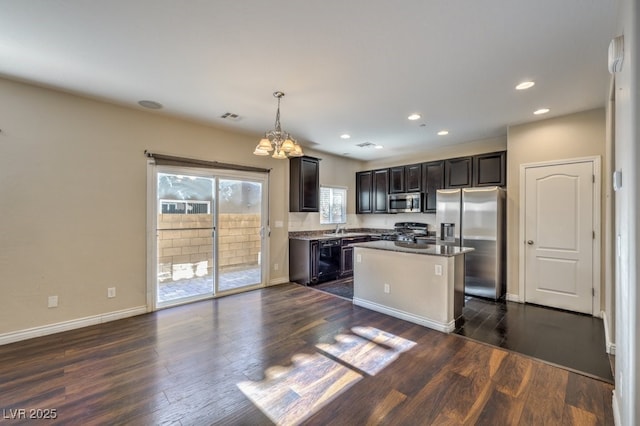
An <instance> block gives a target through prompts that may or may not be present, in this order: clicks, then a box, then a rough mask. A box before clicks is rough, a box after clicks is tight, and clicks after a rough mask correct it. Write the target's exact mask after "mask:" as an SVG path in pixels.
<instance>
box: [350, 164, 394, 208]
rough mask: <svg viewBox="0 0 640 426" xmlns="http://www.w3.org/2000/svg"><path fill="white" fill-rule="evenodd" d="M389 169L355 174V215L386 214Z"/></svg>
mask: <svg viewBox="0 0 640 426" xmlns="http://www.w3.org/2000/svg"><path fill="white" fill-rule="evenodd" d="M388 193H389V169H380V170H367V171H365V172H358V173H356V213H361V214H366V213H386V212H387V195H388Z"/></svg>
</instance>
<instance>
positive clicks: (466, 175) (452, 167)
mask: <svg viewBox="0 0 640 426" xmlns="http://www.w3.org/2000/svg"><path fill="white" fill-rule="evenodd" d="M472 170H473V158H472V157H460V158H450V159H448V160H444V187H445V188H468V187H470V186H471V185H472V184H473V179H472Z"/></svg>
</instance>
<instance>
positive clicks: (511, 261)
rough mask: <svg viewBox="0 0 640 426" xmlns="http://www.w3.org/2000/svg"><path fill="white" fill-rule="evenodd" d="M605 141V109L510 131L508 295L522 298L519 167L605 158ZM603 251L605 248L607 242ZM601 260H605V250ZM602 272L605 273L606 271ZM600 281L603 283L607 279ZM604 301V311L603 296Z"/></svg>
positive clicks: (508, 169) (508, 158) (516, 127)
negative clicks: (520, 283)
mask: <svg viewBox="0 0 640 426" xmlns="http://www.w3.org/2000/svg"><path fill="white" fill-rule="evenodd" d="M605 138H606V133H605V111H604V109H595V110H591V111H585V112H580V113H577V114H571V115H566V116H562V117H558V118H551V119H547V120H541V121H536V122H534V123H529V124H523V125H519V126H512V127H510V128H509V130H508V142H507V293H508V294H510V295H513V296H520V294H519V288H518V285H519V281H518V280H519V256H520V255H521V252H520V248H521V247H522V244H520V241H519V232H520V166H521V165H522V164H526V163H536V162H544V161H551V160H562V159H569V158H579V157H588V156H600V157H601V158H604V155H605ZM601 181H604V177H603V176H601ZM602 193H603V197H602V209H601V215H602V216H601V217H602V218H603V219H602V223H604V203H605V198H604V191H602ZM601 229H603V227H601ZM601 235H602V233H601ZM602 240H603V239H602ZM602 249H604V242H603V244H602ZM602 258H603V259H604V251H603V250H602ZM603 265H604V262H603ZM601 270H602V271H604V268H601ZM603 273H604V272H603ZM601 282H602V283H604V280H601ZM600 294H602V295H604V294H605V293H604V291H602V290H601V293H600ZM601 302H602V305H603V306H602V307H603V308H604V297H603V299H601Z"/></svg>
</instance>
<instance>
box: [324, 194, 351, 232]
mask: <svg viewBox="0 0 640 426" xmlns="http://www.w3.org/2000/svg"><path fill="white" fill-rule="evenodd" d="M320 223H321V224H331V223H347V188H340V187H334V186H321V187H320Z"/></svg>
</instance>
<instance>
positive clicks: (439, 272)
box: [436, 265, 442, 276]
mask: <svg viewBox="0 0 640 426" xmlns="http://www.w3.org/2000/svg"><path fill="white" fill-rule="evenodd" d="M436 275H438V276H441V275H442V265H436Z"/></svg>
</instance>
